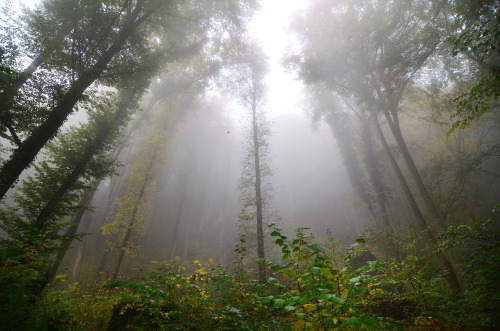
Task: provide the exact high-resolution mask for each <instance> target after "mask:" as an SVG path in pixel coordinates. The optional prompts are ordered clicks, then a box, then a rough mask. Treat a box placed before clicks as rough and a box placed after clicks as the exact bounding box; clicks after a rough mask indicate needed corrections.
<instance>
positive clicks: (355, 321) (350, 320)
mask: <svg viewBox="0 0 500 331" xmlns="http://www.w3.org/2000/svg"><path fill="white" fill-rule="evenodd" d="M347 323H349V324H351V325H353V326H356V327H361V326H362V325H363V323H362V322H361V321H360V320H359V319H357V318H352V317H349V318H348V319H347Z"/></svg>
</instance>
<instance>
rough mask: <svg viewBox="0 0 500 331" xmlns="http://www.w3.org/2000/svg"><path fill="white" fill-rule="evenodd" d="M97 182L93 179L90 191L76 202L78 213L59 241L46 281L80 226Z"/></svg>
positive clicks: (49, 280) (51, 275)
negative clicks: (57, 250)
mask: <svg viewBox="0 0 500 331" xmlns="http://www.w3.org/2000/svg"><path fill="white" fill-rule="evenodd" d="M99 183H100V181H95V182H94V184H93V186H92V188H91V189H90V193H89V194H88V195H87V196H86V197H85V198H84V199H82V200H81V201H80V203H79V204H78V209H79V210H78V213H77V214H76V215H75V217H74V218H73V222H72V223H73V224H72V225H71V226H70V227H69V228H68V229H67V230H66V232H65V233H64V238H65V239H63V241H62V242H61V245H60V247H59V252H57V255H56V258H55V261H54V263H53V264H52V267H51V268H50V269H49V271H48V273H47V280H48V282H52V281H53V280H54V279H55V277H56V274H57V270H58V269H59V266H60V265H61V262H62V260H63V259H64V256H65V255H66V252H67V251H68V249H69V248H70V246H71V243H72V242H73V239H74V237H75V235H76V233H77V231H78V227H79V226H80V221H81V219H82V217H83V215H84V214H85V212H87V209H88V207H89V205H90V202H91V201H92V197H93V196H94V194H95V192H96V190H97V187H98V186H99Z"/></svg>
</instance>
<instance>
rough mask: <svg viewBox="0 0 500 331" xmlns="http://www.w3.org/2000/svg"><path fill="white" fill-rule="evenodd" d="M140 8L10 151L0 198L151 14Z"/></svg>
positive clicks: (2, 170)
mask: <svg viewBox="0 0 500 331" xmlns="http://www.w3.org/2000/svg"><path fill="white" fill-rule="evenodd" d="M141 9H142V5H141V2H140V1H139V2H138V3H137V5H136V8H135V9H134V11H133V12H132V13H130V17H129V19H128V20H127V22H126V24H125V25H124V26H123V28H122V29H121V31H120V33H119V34H118V36H117V38H116V40H115V41H114V43H113V44H112V45H111V46H110V47H109V48H108V49H107V50H106V51H105V52H104V53H103V54H102V55H101V57H100V58H99V59H98V60H97V61H96V63H95V65H94V66H93V67H91V68H89V69H88V70H87V71H84V72H83V73H82V74H81V75H80V77H79V78H78V79H77V80H76V81H74V82H73V83H72V84H71V86H70V88H69V89H68V91H67V92H66V93H65V94H64V96H62V98H61V100H60V102H58V104H57V105H56V106H55V107H54V109H53V110H52V111H51V112H50V114H49V116H48V117H47V119H46V120H45V121H44V122H43V123H42V124H41V125H40V126H38V127H37V128H36V129H34V131H33V132H32V133H31V135H30V136H29V137H28V138H27V139H26V140H25V141H23V142H22V143H21V144H20V145H19V146H18V147H17V148H16V149H15V150H14V151H13V152H12V155H11V156H10V158H9V159H8V160H7V161H6V162H5V163H4V164H3V165H2V167H1V168H0V200H1V199H3V198H4V197H5V195H6V194H7V191H8V190H9V189H10V188H11V187H12V186H13V185H14V184H15V183H16V181H17V180H18V178H19V176H20V175H21V173H22V172H23V171H24V170H25V169H27V168H28V167H29V165H30V164H31V163H32V162H33V161H34V160H35V157H36V156H37V154H38V152H39V151H40V150H41V149H42V148H43V147H44V146H45V144H46V143H47V142H48V141H49V140H51V139H52V138H53V137H54V136H55V135H56V134H57V131H58V130H59V128H60V127H61V126H62V125H63V124H64V122H65V121H66V119H67V118H68V116H69V115H70V114H71V113H72V112H73V107H74V106H75V105H76V103H77V102H78V101H79V100H80V99H81V97H82V95H83V93H84V92H85V90H86V89H87V88H88V87H89V86H90V85H91V84H92V83H93V82H94V81H96V80H97V79H98V78H99V77H100V76H101V75H102V73H103V72H104V70H106V68H107V66H108V64H109V62H110V61H111V60H112V59H113V57H114V56H115V55H116V54H117V53H118V52H120V51H121V50H122V47H123V44H124V43H125V41H126V40H127V39H128V38H129V37H130V35H131V34H132V33H133V32H134V31H135V30H136V29H137V27H138V26H139V25H140V24H141V23H142V22H144V21H145V20H146V19H147V18H148V17H149V16H150V15H151V14H152V12H147V13H145V14H144V15H143V16H141V17H139V18H138V16H139V14H140V11H141Z"/></svg>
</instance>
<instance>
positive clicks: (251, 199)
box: [223, 43, 270, 283]
mask: <svg viewBox="0 0 500 331" xmlns="http://www.w3.org/2000/svg"><path fill="white" fill-rule="evenodd" d="M232 58H233V59H234V65H233V66H232V68H231V69H229V70H228V71H227V72H226V74H227V75H226V76H225V77H224V78H225V79H228V81H226V82H225V84H224V86H223V87H224V89H225V90H226V91H227V92H228V93H229V94H231V95H233V96H234V97H236V98H237V100H238V101H239V103H240V104H241V105H242V106H243V107H244V108H245V109H246V110H247V111H248V112H249V116H248V118H249V119H248V123H249V125H248V136H247V139H246V141H247V143H248V145H247V149H246V155H245V159H244V163H243V170H242V176H241V183H240V192H241V196H240V201H241V204H242V212H241V215H240V222H241V225H242V228H243V229H245V228H247V227H249V225H250V224H251V223H252V222H253V221H254V222H255V227H253V226H250V228H254V229H255V234H256V243H257V258H258V259H260V260H263V259H265V249H264V222H265V220H264V218H265V215H264V209H265V204H266V203H270V201H268V200H269V197H268V196H267V194H266V192H264V189H265V186H264V177H266V176H268V175H269V173H270V172H269V168H268V167H269V165H268V164H267V159H268V148H267V147H268V141H267V137H268V136H269V134H270V131H269V129H270V128H269V123H268V120H267V117H266V115H265V97H266V86H265V84H264V77H265V75H266V73H267V63H266V59H265V57H264V55H263V54H262V53H260V51H259V48H258V46H257V45H250V44H243V43H242V44H239V45H238V46H237V47H235V48H234V49H233V54H232ZM266 198H267V199H266ZM266 200H267V201H266ZM250 208H251V210H249V209H250ZM246 231H248V230H246ZM258 270H259V281H260V282H261V283H264V282H265V281H266V271H265V264H264V263H259V265H258Z"/></svg>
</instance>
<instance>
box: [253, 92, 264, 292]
mask: <svg viewBox="0 0 500 331" xmlns="http://www.w3.org/2000/svg"><path fill="white" fill-rule="evenodd" d="M252 127H253V147H254V163H255V164H254V166H255V204H256V207H257V258H259V259H264V258H265V252H264V229H263V221H262V192H261V168H260V153H259V152H260V145H259V127H258V123H257V101H256V92H255V91H254V93H253V102H252ZM259 282H260V283H265V282H266V269H265V264H264V263H259Z"/></svg>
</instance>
